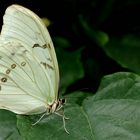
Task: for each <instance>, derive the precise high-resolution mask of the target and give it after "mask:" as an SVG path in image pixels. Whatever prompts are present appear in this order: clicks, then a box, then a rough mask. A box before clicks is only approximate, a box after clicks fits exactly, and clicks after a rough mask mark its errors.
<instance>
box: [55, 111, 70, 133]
mask: <svg viewBox="0 0 140 140" xmlns="http://www.w3.org/2000/svg"><path fill="white" fill-rule="evenodd" d="M54 113H55V114H56V115H58V116H60V117H62V119H63V126H64V129H65V131H66V133H68V134H70V133H69V131H68V130H67V129H66V122H65V119H69V118H66V117H65V115H64V114H63V115H62V114H60V113H58V112H54Z"/></svg>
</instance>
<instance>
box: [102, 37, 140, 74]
mask: <svg viewBox="0 0 140 140" xmlns="http://www.w3.org/2000/svg"><path fill="white" fill-rule="evenodd" d="M139 38H140V37H139V36H136V35H125V36H123V37H120V38H116V37H112V38H111V39H110V41H109V42H108V43H107V44H106V45H105V46H102V47H103V49H104V50H105V52H106V53H107V55H108V56H110V57H111V58H113V59H114V60H116V61H117V62H118V63H119V64H120V65H121V66H123V67H125V68H128V69H130V70H133V71H135V72H137V73H140V39H139Z"/></svg>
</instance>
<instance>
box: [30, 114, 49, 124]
mask: <svg viewBox="0 0 140 140" xmlns="http://www.w3.org/2000/svg"><path fill="white" fill-rule="evenodd" d="M45 115H47V113H46V112H45V113H44V114H43V115H41V117H40V118H39V119H38V120H37V121H36V122H35V123H33V124H32V125H36V124H37V123H39V122H40V121H41V120H42V118H43V117H44V116H45Z"/></svg>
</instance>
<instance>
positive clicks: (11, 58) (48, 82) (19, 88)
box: [0, 5, 59, 114]
mask: <svg viewBox="0 0 140 140" xmlns="http://www.w3.org/2000/svg"><path fill="white" fill-rule="evenodd" d="M0 44H1V45H0V67H1V69H0V78H1V83H0V108H9V110H11V111H13V110H15V112H16V113H17V112H20V113H19V114H29V113H25V112H33V113H39V112H42V110H43V111H44V107H46V106H47V105H51V104H52V103H53V102H54V101H55V100H56V99H57V95H58V83H59V70H58V64H57V59H56V54H55V51H54V47H53V43H52V40H51V38H50V35H49V33H48V31H47V29H46V27H45V25H44V24H43V23H42V21H41V19H40V18H39V17H38V16H37V15H35V14H34V13H33V12H32V11H30V10H28V9H26V8H24V7H22V6H19V5H12V6H10V7H8V8H7V10H6V12H5V15H4V24H3V27H2V31H1V36H0ZM15 65H16V67H15V68H12V66H15ZM8 71H10V72H9V73H8ZM4 78H6V82H3V81H4V80H5V79H4ZM3 79H4V80H3ZM7 94H8V95H7ZM21 94H22V96H23V95H24V96H26V97H25V98H24V99H23V100H22V96H20V95H21ZM12 95H13V96H12ZM16 95H17V98H18V97H19V98H20V97H21V99H20V100H19V101H20V103H21V105H22V101H23V105H25V102H24V101H25V99H28V97H29V96H30V98H32V100H31V101H32V102H34V104H35V107H34V108H31V109H28V108H29V107H27V108H26V105H25V106H24V107H25V108H26V109H25V110H24V109H23V111H22V110H21V111H16V109H14V108H12V104H13V106H14V102H13V101H14V100H16ZM10 97H11V98H10ZM6 98H7V100H6ZM10 99H11V100H10ZM29 100H30V99H29ZM19 101H18V102H19ZM26 101H27V100H26ZM37 102H38V103H37ZM16 104H17V103H15V106H16ZM26 104H27V103H26ZM39 104H40V105H39ZM27 106H30V107H31V106H33V105H30V104H27ZM42 106H43V107H42ZM40 107H41V109H40ZM17 108H20V107H17ZM37 108H39V109H38V111H36V109H37ZM29 110H30V111H29ZM31 110H33V111H31Z"/></svg>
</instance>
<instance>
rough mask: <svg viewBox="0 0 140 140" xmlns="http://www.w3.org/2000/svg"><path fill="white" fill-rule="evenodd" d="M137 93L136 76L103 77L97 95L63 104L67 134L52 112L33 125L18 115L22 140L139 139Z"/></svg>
mask: <svg viewBox="0 0 140 140" xmlns="http://www.w3.org/2000/svg"><path fill="white" fill-rule="evenodd" d="M115 91H116V92H115ZM139 95H140V76H138V75H136V74H133V73H123V72H122V73H116V74H113V75H109V76H106V77H105V78H103V80H102V82H101V85H100V88H99V90H98V92H97V94H96V95H95V96H89V97H87V98H86V99H85V100H84V102H83V104H82V105H81V106H79V105H77V104H76V103H74V102H73V103H72V102H71V103H67V105H66V107H65V115H66V116H67V117H69V120H66V128H67V129H68V131H69V132H70V134H67V133H66V132H65V131H64V128H63V122H62V118H61V117H60V116H57V115H56V114H53V115H50V116H47V117H46V118H45V119H43V120H42V121H41V122H40V123H38V124H37V125H35V126H32V125H31V123H33V120H32V119H29V117H24V116H19V117H18V123H17V124H18V128H19V131H20V133H21V135H22V137H23V138H24V139H26V140H30V139H34V140H38V139H41V140H46V139H47V140H48V139H52V140H60V139H61V140H65V139H67V140H71V139H72V140H85V139H86V140H139V139H140V123H139V118H140V100H139V99H140V97H139ZM81 96H82V95H81ZM79 97H80V96H79Z"/></svg>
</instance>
